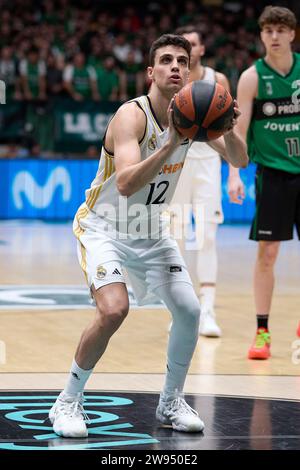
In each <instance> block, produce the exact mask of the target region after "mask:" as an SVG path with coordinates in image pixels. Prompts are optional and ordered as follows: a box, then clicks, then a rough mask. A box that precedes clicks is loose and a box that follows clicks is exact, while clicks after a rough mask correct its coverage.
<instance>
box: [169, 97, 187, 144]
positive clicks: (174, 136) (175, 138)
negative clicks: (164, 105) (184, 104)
mask: <svg viewBox="0 0 300 470" xmlns="http://www.w3.org/2000/svg"><path fill="white" fill-rule="evenodd" d="M174 99H175V95H174V96H173V98H172V99H171V101H170V104H169V106H168V110H167V114H168V121H169V144H171V145H172V146H174V147H178V145H180V144H181V143H182V142H183V141H184V140H186V138H185V137H183V136H182V135H181V134H179V132H178V131H177V130H176V128H175V126H174V122H173V105H174Z"/></svg>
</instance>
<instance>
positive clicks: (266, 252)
mask: <svg viewBox="0 0 300 470" xmlns="http://www.w3.org/2000/svg"><path fill="white" fill-rule="evenodd" d="M279 247H280V242H276V241H274V242H266V241H260V242H259V245H258V252H257V257H256V262H255V268H254V283H253V284H254V300H255V308H256V319H257V331H256V336H255V339H254V342H253V344H252V346H251V347H250V349H249V352H248V357H249V359H267V358H268V357H269V356H270V354H271V353H270V345H271V337H270V333H269V325H268V320H269V314H270V310H271V303H272V296H273V290H274V283H275V277H274V266H275V262H276V259H277V256H278V252H279Z"/></svg>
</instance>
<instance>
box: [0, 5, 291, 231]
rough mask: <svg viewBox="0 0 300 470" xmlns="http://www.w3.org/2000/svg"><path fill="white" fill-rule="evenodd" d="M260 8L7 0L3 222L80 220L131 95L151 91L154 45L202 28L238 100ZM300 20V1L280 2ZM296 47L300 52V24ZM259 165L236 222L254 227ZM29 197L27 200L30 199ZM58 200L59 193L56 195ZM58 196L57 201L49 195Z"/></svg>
mask: <svg viewBox="0 0 300 470" xmlns="http://www.w3.org/2000/svg"><path fill="white" fill-rule="evenodd" d="M252 3H253V2H252V1H247V0H246V1H235V0H231V1H223V0H202V1H199V0H198V1H194V0H185V1H180V0H179V1H176V2H174V1H159V2H158V1H148V2H145V3H143V2H138V1H133V0H132V1H117V0H109V1H106V0H101V1H93V0H72V1H71V0H36V1H31V0H0V80H2V81H4V82H5V84H6V104H5V105H0V165H1V166H0V187H1V196H2V197H1V202H0V218H2V219H6V218H42V219H58V220H59V219H63V220H65V219H70V218H72V217H73V215H74V213H75V211H76V208H77V207H78V205H79V204H80V203H81V202H82V200H83V198H84V190H85V189H86V188H87V187H89V185H90V182H91V181H92V179H93V177H94V175H95V172H96V169H97V165H98V159H99V155H100V149H101V142H102V137H103V134H104V131H105V128H106V125H107V123H108V121H109V119H110V117H111V116H112V114H113V113H114V112H115V111H116V109H117V108H118V107H119V106H120V104H121V103H122V102H124V101H126V100H128V99H130V98H133V97H135V96H138V95H141V94H143V93H147V90H148V87H149V83H148V81H147V76H146V73H145V70H146V67H147V65H148V50H149V48H150V46H151V43H152V42H153V41H154V40H155V39H156V38H157V37H159V36H160V35H161V34H163V33H169V32H173V31H174V30H175V28H176V27H178V26H180V25H184V24H188V23H193V24H196V25H197V26H198V27H199V29H200V30H201V31H202V33H203V37H204V43H205V46H206V53H205V57H204V58H203V63H204V64H205V65H209V66H211V67H213V68H215V69H216V70H217V71H219V72H223V73H225V74H226V76H227V77H228V79H229V81H230V84H231V91H232V94H233V95H235V93H236V86H237V81H238V78H239V76H240V74H241V73H242V72H243V70H245V69H246V68H247V67H249V66H250V65H251V64H252V63H253V61H254V60H256V59H257V58H258V57H260V56H261V55H262V54H263V52H264V51H263V47H262V44H261V42H260V40H259V30H258V26H257V18H258V16H259V14H260V12H261V11H262V9H263V7H264V6H265V5H266V4H269V3H270V1H269V0H268V1H261V2H260V3H259V5H258V4H256V5H253V4H252ZM272 3H273V4H274V5H275V4H278V5H281V6H287V7H289V8H291V9H292V10H293V11H294V12H295V13H296V15H297V14H298V15H299V13H300V2H299V1H298V0H297V1H280V2H277V1H273V2H272ZM294 50H296V51H299V50H300V30H299V27H298V30H297V37H296V41H295V43H294ZM253 175H254V168H252V166H251V165H250V166H249V168H248V169H247V170H244V171H242V178H243V180H244V182H245V184H246V199H245V203H244V205H243V206H242V207H239V206H235V205H230V204H229V202H228V197H227V191H226V179H227V165H225V164H224V165H223V181H224V184H223V204H224V212H225V221H226V222H247V221H249V220H250V219H251V217H252V214H253V207H254V185H253V181H254V179H253ZM23 193H24V194H23ZM50 193H51V194H50ZM49 194H50V195H49Z"/></svg>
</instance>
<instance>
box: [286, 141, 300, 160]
mask: <svg viewBox="0 0 300 470" xmlns="http://www.w3.org/2000/svg"><path fill="white" fill-rule="evenodd" d="M285 143H286V145H287V148H288V155H289V157H300V142H299V139H298V137H293V138H289V139H285Z"/></svg>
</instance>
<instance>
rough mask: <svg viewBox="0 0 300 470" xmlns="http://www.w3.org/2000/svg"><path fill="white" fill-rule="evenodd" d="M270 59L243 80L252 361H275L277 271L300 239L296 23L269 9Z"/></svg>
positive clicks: (264, 31)
mask: <svg viewBox="0 0 300 470" xmlns="http://www.w3.org/2000/svg"><path fill="white" fill-rule="evenodd" d="M258 23H259V26H260V29H261V33H260V37H261V40H262V42H263V44H264V46H265V50H266V54H265V56H264V58H263V59H259V60H258V61H256V62H255V64H254V65H252V66H251V67H250V68H248V69H247V70H245V72H244V73H243V74H242V75H241V77H240V80H239V84H238V102H239V105H240V108H241V112H242V115H241V119H240V120H239V123H238V128H239V130H240V133H241V135H243V136H244V138H246V136H247V137H248V149H249V155H250V158H251V160H252V161H253V162H255V163H256V164H257V170H256V213H255V217H254V220H253V223H252V227H251V232H250V239H251V240H255V241H257V242H258V252H257V258H256V264H255V271H254V298H255V306H256V314H257V331H256V336H255V339H254V342H253V344H252V346H251V347H250V349H249V352H248V358H249V359H267V358H268V357H269V356H270V345H271V337H270V332H269V328H268V318H269V314H270V308H271V301H272V295H273V288H274V266H275V262H276V259H277V256H278V252H279V246H280V242H281V241H284V240H290V239H292V238H293V227H294V225H296V228H297V232H298V236H300V132H299V116H300V101H299V97H300V55H299V54H295V53H293V52H292V42H293V40H294V37H295V28H296V24H297V22H296V18H295V15H294V13H293V12H291V11H290V10H289V9H287V8H282V7H277V6H274V7H273V6H268V7H266V8H265V9H264V11H263V12H262V14H261V16H260V17H259V20H258Z"/></svg>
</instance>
